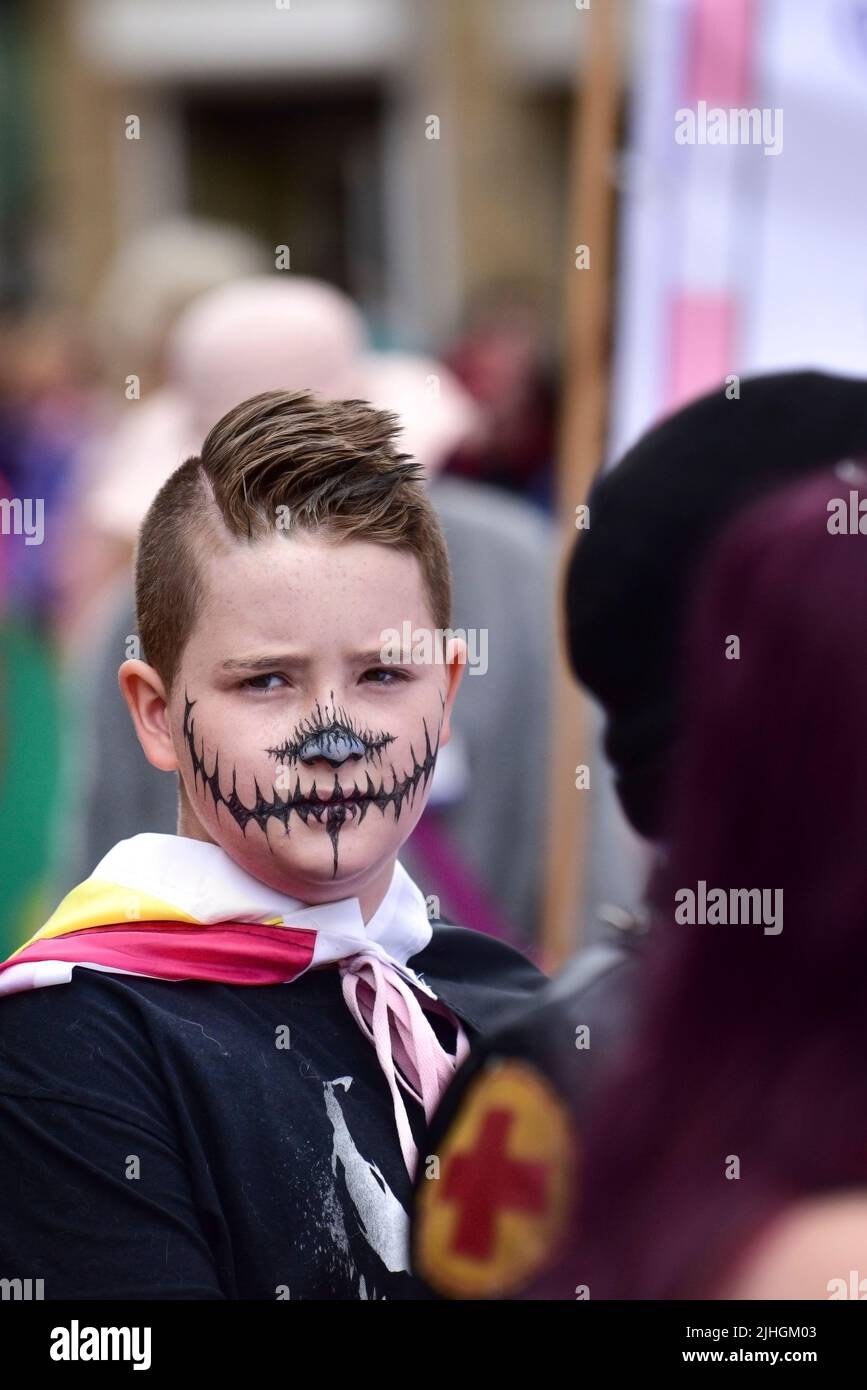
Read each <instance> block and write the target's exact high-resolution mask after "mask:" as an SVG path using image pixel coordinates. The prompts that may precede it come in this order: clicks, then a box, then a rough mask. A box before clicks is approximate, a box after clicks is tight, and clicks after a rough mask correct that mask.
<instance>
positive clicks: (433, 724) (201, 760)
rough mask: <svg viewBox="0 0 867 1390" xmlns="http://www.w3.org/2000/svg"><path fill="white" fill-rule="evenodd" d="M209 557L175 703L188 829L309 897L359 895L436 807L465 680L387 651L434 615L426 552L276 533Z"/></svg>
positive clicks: (456, 671) (173, 723)
mask: <svg viewBox="0 0 867 1390" xmlns="http://www.w3.org/2000/svg"><path fill="white" fill-rule="evenodd" d="M200 563H201V565H202V570H203V573H202V578H203V589H204V597H203V602H202V605H201V610H200V613H199V617H198V620H197V622H196V626H195V628H194V630H193V632H192V634H191V636H190V638H189V641H188V643H187V646H186V648H185V650H184V653H183V657H182V660H181V664H180V669H179V673H178V676H177V678H176V681H175V683H174V687H173V691H172V696H171V700H170V702H169V709H168V717H169V724H170V729H171V736H172V742H173V744H174V748H175V752H176V754H177V759H178V766H179V770H180V774H181V778H182V781H183V794H182V817H181V824H182V832H183V833H185V834H188V835H189V834H191V833H192V834H194V835H196V836H197V837H198V836H201V837H202V838H206V839H209V840H212V841H214V842H215V843H217V844H218V845H220V846H221V847H222V848H223V849H224V850H225V851H226V853H227V854H229V855H230V856H231V858H232V859H234V860H235V862H236V863H238V864H240V865H241V866H242V867H243V868H244V869H246V870H247V871H248V872H249V873H251V874H253V875H254V876H255V877H256V878H258V879H260V880H261V881H263V882H265V883H268V884H270V885H271V886H273V887H275V888H279V889H280V890H281V891H282V892H284V893H287V894H289V895H290V896H292V897H297V898H300V899H302V900H304V901H305V902H322V901H328V900H333V899H337V898H343V897H350V896H357V895H358V894H359V892H360V890H361V889H362V888H363V886H364V885H365V884H367V883H369V882H370V881H371V880H372V879H373V878H375V876H376V875H377V874H384V873H386V872H390V867H391V864H392V862H393V860H394V857H395V855H396V854H397V852H398V850H399V848H400V846H401V845H402V844H403V842H404V840H406V839H407V837H408V836H409V834H410V832H411V831H412V830H413V828H414V826H415V824H416V822H417V821H418V819H419V817H420V815H421V813H422V810H423V808H424V805H425V801H426V800H427V793H428V791H429V788H430V778H431V774H432V772H433V766H434V763H435V761H436V755H437V750H438V749H439V748H441V747H442V746H443V744H444V743H445V742H446V741H447V739H448V736H449V723H448V720H449V714H450V711H451V704H452V700H453V698H454V695H455V692H456V689H457V685H458V682H459V676H460V667H457V666H451V667H450V666H448V665H445V664H443V662H442V661H439V662H432V663H430V664H427V665H419V664H414V663H410V662H409V661H407V662H406V663H405V664H401V665H395V664H391V663H389V664H383V662H382V661H381V660H380V652H381V648H382V646H383V641H384V638H383V633H384V632H385V631H386V630H387V629H397V630H398V632H403V631H404V627H403V624H404V623H405V622H409V623H410V624H411V628H410V631H414V630H416V629H420V628H422V629H425V630H427V631H430V630H431V629H432V628H433V626H434V623H433V618H432V616H431V613H430V610H429V606H428V601H427V598H426V596H425V591H424V586H423V582H422V575H421V570H420V567H419V564H418V561H417V559H416V557H415V556H414V555H412V554H409V553H403V552H399V551H397V550H394V549H393V548H391V547H387V546H383V545H377V544H371V543H368V542H364V541H353V540H351V541H339V540H338V541H336V542H329V541H327V540H325V539H323V538H321V537H318V536H315V535H309V534H307V535H305V534H301V535H297V534H295V535H293V536H292V537H291V538H290V537H289V536H287V535H285V534H279V533H275V534H274V535H271V536H269V537H267V538H266V539H260V540H256V541H254V542H252V543H250V544H243V543H234V544H232V545H230V546H228V547H225V548H221V550H220V551H219V552H215V553H212V554H211V555H209V556H208V557H207V558H206V559H204V560H203V561H200ZM184 801H185V802H186V804H184ZM190 817H192V818H193V821H192V822H191V821H190ZM190 827H192V828H190Z"/></svg>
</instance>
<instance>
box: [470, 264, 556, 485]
mask: <svg viewBox="0 0 867 1390" xmlns="http://www.w3.org/2000/svg"><path fill="white" fill-rule="evenodd" d="M444 360H445V361H446V363H447V364H448V365H449V366H450V367H451V369H452V371H453V372H454V373H455V375H456V376H457V377H458V379H459V380H460V381H461V382H462V383H463V384H464V386H465V387H466V388H467V390H468V391H469V393H470V395H471V396H472V397H473V399H474V400H475V401H476V403H477V405H478V406H479V408H480V410H481V412H482V418H483V429H482V430H481V431H480V432H479V433H478V435H477V436H476V437H475V438H474V439H472V440H468V441H467V442H466V443H465V444H464V445H463V446H462V447H461V448H460V449H458V450H457V452H456V453H455V455H454V457H453V458H452V460H451V462H450V464H449V471H450V472H452V473H455V474H459V475H460V476H462V477H467V478H474V479H476V480H478V481H482V482H486V483H492V484H494V485H495V486H496V487H499V488H504V489H506V490H507V491H509V492H515V493H518V494H519V495H520V496H523V497H527V498H529V499H531V500H532V501H534V502H535V503H536V504H537V505H539V506H541V507H543V508H545V509H546V510H551V509H552V507H553V501H552V493H553V482H554V450H555V429H556V418H557V390H556V385H555V382H556V371H555V366H554V363H553V361H552V360H550V354H549V351H548V349H547V346H546V322H545V316H544V315H543V314H542V312H541V310H540V308H539V307H538V305H537V304H536V302H535V298H534V296H533V294H532V292H531V291H530V290H529V289H527V288H523V287H520V286H517V285H499V284H497V285H491V286H489V287H488V289H487V290H486V291H485V292H484V293H480V294H477V295H476V297H475V298H474V300H473V302H472V303H471V306H470V309H469V311H468V313H467V318H466V324H465V327H464V329H463V331H462V332H461V333H460V334H459V336H458V338H457V341H456V342H455V343H454V345H453V346H452V347H450V348H449V349H448V350H447V351H446V352H445V353H444Z"/></svg>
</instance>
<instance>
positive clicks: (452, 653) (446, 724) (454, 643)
mask: <svg viewBox="0 0 867 1390" xmlns="http://www.w3.org/2000/svg"><path fill="white" fill-rule="evenodd" d="M445 667H446V694H445V701H446V704H445V709H444V710H443V724H442V729H441V730H440V744H441V745H444V744H446V743H448V741H449V739H450V738H451V736H452V723H451V720H452V706H453V705H454V702H455V696H456V695H457V693H458V687H459V686H460V683H461V681H462V680H463V678H464V671H465V670H466V668H467V644H466V642H465V641H464V639H463V638H462V637H451V638H449V641H448V642H447V644H446V652H445Z"/></svg>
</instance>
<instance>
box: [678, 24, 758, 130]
mask: <svg viewBox="0 0 867 1390" xmlns="http://www.w3.org/2000/svg"><path fill="white" fill-rule="evenodd" d="M755 20H756V7H755V0H693V3H692V9H691V13H690V16H689V21H688V22H689V38H688V41H687V51H686V66H685V70H684V87H685V99H686V103H687V105H690V106H694V105H695V104H696V102H699V101H706V102H707V103H708V104H709V105H715V106H743V105H750V104H751V103H750V93H751V91H752V90H753V69H754V39H755V34H756V23H755Z"/></svg>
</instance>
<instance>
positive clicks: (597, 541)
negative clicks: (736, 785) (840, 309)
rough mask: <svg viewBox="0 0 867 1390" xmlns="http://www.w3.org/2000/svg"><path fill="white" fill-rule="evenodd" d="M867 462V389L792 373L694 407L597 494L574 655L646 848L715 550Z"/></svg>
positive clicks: (575, 590) (574, 600)
mask: <svg viewBox="0 0 867 1390" xmlns="http://www.w3.org/2000/svg"><path fill="white" fill-rule="evenodd" d="M859 454H867V381H858V380H853V379H850V378H845V377H837V376H829V375H826V374H824V373H822V372H787V373H781V374H778V375H774V376H761V377H753V378H745V379H743V380H742V381H741V383H740V396H739V398H738V399H728V398H727V396H726V393H725V391H724V389H723V388H722V387H720V389H719V390H717V391H714V392H712V393H711V394H710V395H707V396H703V397H702V398H701V399H700V400H697V401H694V402H693V403H692V404H691V405H688V406H686V407H684V409H682V410H679V411H678V412H677V413H676V414H675V415H672V416H671V417H670V418H669V419H667V420H665V421H663V422H662V424H660V425H658V426H656V427H655V428H654V429H652V430H650V431H649V432H648V433H647V434H645V435H644V436H643V437H642V438H641V439H640V440H639V441H638V443H637V444H635V445H634V446H633V447H632V448H631V449H630V450H629V451H628V453H626V454H625V455H624V457H623V459H622V460H621V461H620V463H618V464H617V465H616V467H614V468H612V469H611V470H610V471H609V472H606V473H604V474H603V475H601V476H600V477H599V478H598V479H597V481H596V483H595V484H594V486H593V489H592V491H591V493H590V497H589V499H588V501H589V504H590V516H589V526H588V529H587V530H586V531H582V532H581V533H580V535H579V538H578V541H577V544H576V546H575V549H574V551H573V554H572V557H571V561H570V564H569V569H568V575H567V580H566V585H567V587H566V619H567V631H568V638H569V653H570V658H571V662H572V667H573V669H574V671H575V674H576V676H577V677H578V679H579V680H580V681H581V682H582V683H583V684H584V685H585V686H587V687H588V689H589V690H590V691H591V692H592V693H593V694H594V695H595V696H596V697H597V698H598V699H599V700H600V701H601V703H602V705H603V707H604V710H605V713H606V715H607V721H608V722H607V729H606V738H605V749H606V752H607V754H608V756H609V758H610V759H611V762H612V764H613V766H614V770H615V775H616V781H617V790H618V794H619V796H620V800H621V802H622V805H623V808H624V810H625V812H626V815H627V816H628V818H629V820H630V821H631V823H632V824H633V826H634V827H635V828H636V830H638V831H639V832H640V833H641V834H642V835H645V836H647V837H648V838H651V839H652V838H654V837H655V836H657V835H658V834H659V831H660V825H661V818H662V814H663V810H664V800H663V798H664V792H665V784H666V781H667V769H668V763H669V760H670V755H671V752H672V748H673V745H674V742H675V737H676V733H677V729H678V703H679V702H678V698H677V696H678V688H679V676H678V663H679V657H680V644H681V640H682V635H683V628H684V622H685V617H686V613H687V610H688V605H689V599H690V595H691V593H692V590H693V588H694V585H695V580H696V576H697V573H698V570H699V567H700V565H701V563H702V561H703V560H704V559H705V557H706V556H707V554H708V553H709V551H710V549H711V547H712V543H713V542H714V541H715V539H716V538H717V536H718V535H719V533H720V532H721V531H722V530H723V528H724V526H725V524H726V522H727V521H728V520H729V519H730V518H731V517H732V516H733V514H734V513H736V512H738V511H740V510H741V509H742V508H743V507H745V506H746V505H747V504H748V503H749V502H751V501H753V500H754V499H756V498H757V497H759V496H761V495H762V494H763V493H766V492H770V491H772V490H773V489H774V488H777V487H782V486H784V485H785V484H786V483H789V482H794V481H795V480H796V479H797V478H799V477H801V476H803V475H804V474H808V473H811V472H814V471H817V470H819V469H821V468H822V467H827V466H831V465H833V464H835V463H837V462H839V461H840V460H842V459H845V458H847V457H850V456H853V457H854V456H857V455H859Z"/></svg>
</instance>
